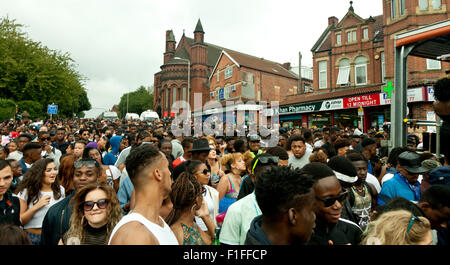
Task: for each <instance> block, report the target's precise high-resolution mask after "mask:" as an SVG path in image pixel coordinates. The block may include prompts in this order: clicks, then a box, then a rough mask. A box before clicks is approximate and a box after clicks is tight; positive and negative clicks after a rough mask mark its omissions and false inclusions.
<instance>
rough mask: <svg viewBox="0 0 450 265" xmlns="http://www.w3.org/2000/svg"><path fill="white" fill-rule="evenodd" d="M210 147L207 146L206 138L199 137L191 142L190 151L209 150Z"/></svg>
mask: <svg viewBox="0 0 450 265" xmlns="http://www.w3.org/2000/svg"><path fill="white" fill-rule="evenodd" d="M211 149H212V148H211V147H210V146H209V142H208V140H207V139H204V138H201V139H196V140H194V143H193V144H192V150H191V152H202V151H210V150H211Z"/></svg>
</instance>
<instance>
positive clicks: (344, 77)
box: [336, 59, 350, 85]
mask: <svg viewBox="0 0 450 265" xmlns="http://www.w3.org/2000/svg"><path fill="white" fill-rule="evenodd" d="M349 83H350V60H349V59H342V60H340V61H339V74H338V79H337V83H336V85H348V84H349Z"/></svg>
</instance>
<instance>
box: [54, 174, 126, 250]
mask: <svg viewBox="0 0 450 265" xmlns="http://www.w3.org/2000/svg"><path fill="white" fill-rule="evenodd" d="M70 203H71V204H72V205H73V206H74V208H73V209H74V210H73V214H72V216H71V217H70V228H69V230H68V231H67V232H66V233H65V234H64V236H63V238H62V239H61V240H60V241H59V245H63V244H64V245H106V244H107V243H108V240H109V236H110V234H111V232H112V231H113V229H114V226H116V224H117V223H118V222H119V221H120V219H121V218H122V209H121V208H120V204H119V200H118V199H117V195H116V194H115V192H114V190H113V189H112V188H111V186H109V185H108V184H107V183H105V182H100V183H91V184H88V185H87V186H85V187H83V188H82V189H80V190H78V191H77V193H76V194H75V196H74V197H73V198H72V200H71V202H70Z"/></svg>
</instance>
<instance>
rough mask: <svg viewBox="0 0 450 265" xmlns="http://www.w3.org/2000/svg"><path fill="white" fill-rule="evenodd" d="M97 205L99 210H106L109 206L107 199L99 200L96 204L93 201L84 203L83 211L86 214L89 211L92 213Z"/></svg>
mask: <svg viewBox="0 0 450 265" xmlns="http://www.w3.org/2000/svg"><path fill="white" fill-rule="evenodd" d="M96 204H97V207H98V208H99V209H106V207H107V206H108V200H107V199H101V200H98V201H96V202H93V201H87V202H84V203H83V209H84V210H85V211H86V212H89V211H91V210H92V209H93V208H94V205H96Z"/></svg>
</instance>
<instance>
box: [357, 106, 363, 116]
mask: <svg viewBox="0 0 450 265" xmlns="http://www.w3.org/2000/svg"><path fill="white" fill-rule="evenodd" d="M358 116H364V109H363V108H359V109H358Z"/></svg>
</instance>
